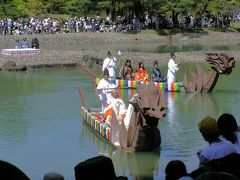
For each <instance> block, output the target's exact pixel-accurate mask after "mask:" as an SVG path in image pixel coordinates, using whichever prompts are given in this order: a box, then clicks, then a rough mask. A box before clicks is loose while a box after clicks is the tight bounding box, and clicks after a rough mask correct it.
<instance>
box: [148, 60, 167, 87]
mask: <svg viewBox="0 0 240 180" xmlns="http://www.w3.org/2000/svg"><path fill="white" fill-rule="evenodd" d="M151 79H152V81H153V82H165V81H166V80H167V79H166V78H165V77H164V76H163V75H162V73H161V71H160V69H159V68H158V62H157V61H154V63H153V68H152V70H151Z"/></svg>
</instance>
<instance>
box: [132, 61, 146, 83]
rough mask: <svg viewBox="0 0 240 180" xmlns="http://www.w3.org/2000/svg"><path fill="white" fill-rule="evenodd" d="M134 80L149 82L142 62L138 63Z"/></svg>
mask: <svg viewBox="0 0 240 180" xmlns="http://www.w3.org/2000/svg"><path fill="white" fill-rule="evenodd" d="M134 80H135V81H143V82H144V83H148V82H149V75H148V72H147V70H146V69H145V67H144V64H143V62H140V63H139V68H138V70H137V71H136V73H135V77H134Z"/></svg>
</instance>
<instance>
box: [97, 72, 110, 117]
mask: <svg viewBox="0 0 240 180" xmlns="http://www.w3.org/2000/svg"><path fill="white" fill-rule="evenodd" d="M111 87H112V84H111V83H110V81H109V72H108V70H107V69H105V70H104V72H103V78H102V79H101V80H100V81H99V83H98V85H97V91H98V95H99V98H100V100H101V102H102V113H104V110H105V108H106V107H107V106H108V102H110V101H111V99H112V95H111Z"/></svg>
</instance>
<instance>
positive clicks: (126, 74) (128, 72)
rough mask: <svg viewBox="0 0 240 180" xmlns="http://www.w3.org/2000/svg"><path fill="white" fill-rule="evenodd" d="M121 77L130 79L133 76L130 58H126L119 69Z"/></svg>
mask: <svg viewBox="0 0 240 180" xmlns="http://www.w3.org/2000/svg"><path fill="white" fill-rule="evenodd" d="M121 77H122V79H124V80H132V78H133V68H132V65H131V60H129V59H127V60H126V62H125V64H124V66H123V68H122V69H121Z"/></svg>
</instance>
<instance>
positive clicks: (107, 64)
mask: <svg viewBox="0 0 240 180" xmlns="http://www.w3.org/2000/svg"><path fill="white" fill-rule="evenodd" d="M116 62H117V59H116V58H115V57H113V56H112V54H111V52H110V51H108V52H107V58H105V59H104V61H103V66H102V72H104V70H105V69H107V70H108V71H109V77H110V79H116Z"/></svg>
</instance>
